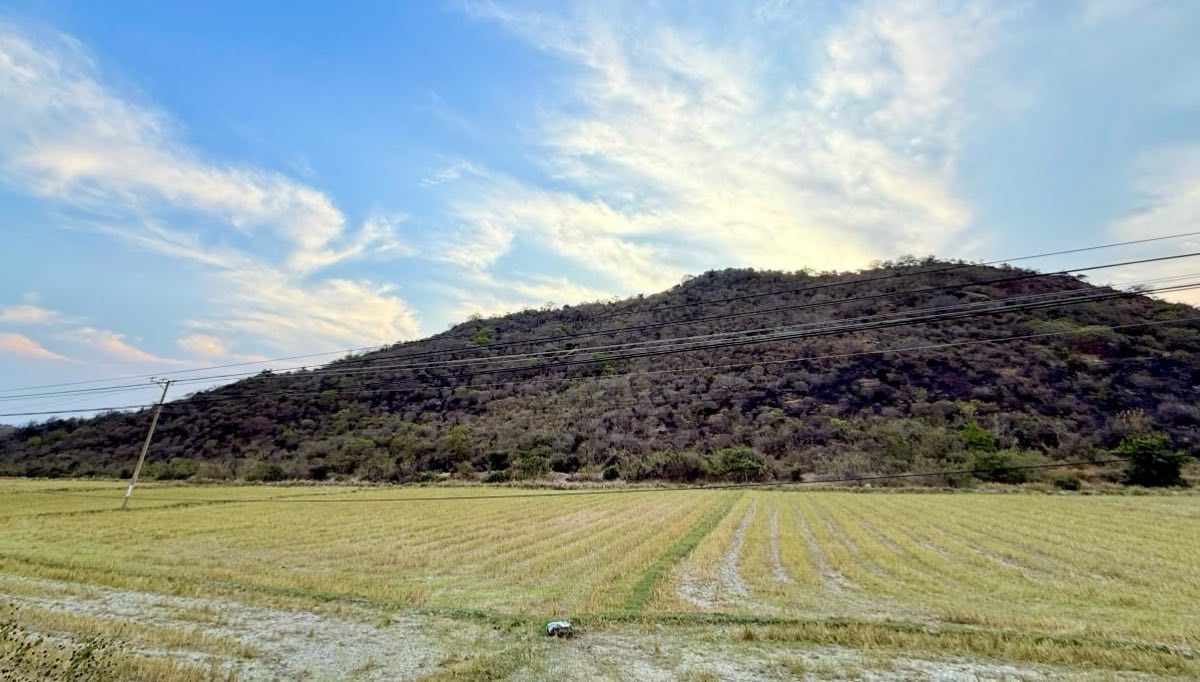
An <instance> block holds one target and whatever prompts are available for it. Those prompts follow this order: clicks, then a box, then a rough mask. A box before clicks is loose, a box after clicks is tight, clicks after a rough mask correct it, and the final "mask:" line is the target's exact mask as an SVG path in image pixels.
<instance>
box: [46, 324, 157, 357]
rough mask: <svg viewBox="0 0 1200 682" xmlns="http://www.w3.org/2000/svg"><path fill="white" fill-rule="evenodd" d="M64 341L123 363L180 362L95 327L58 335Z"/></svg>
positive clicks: (121, 336)
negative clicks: (143, 348)
mask: <svg viewBox="0 0 1200 682" xmlns="http://www.w3.org/2000/svg"><path fill="white" fill-rule="evenodd" d="M56 336H57V337H58V338H59V339H62V340H63V341H68V342H71V343H75V344H78V345H80V346H83V347H84V348H87V349H89V350H91V351H94V352H96V353H99V354H101V355H104V356H107V357H109V358H111V359H113V360H118V361H121V362H133V363H148V364H174V363H176V362H178V361H177V360H173V359H170V358H164V357H159V356H157V355H154V354H153V353H149V352H146V351H145V350H142V349H141V348H138V347H137V346H136V345H134V344H133V343H131V342H130V341H129V340H128V338H129V337H128V336H126V335H125V334H120V333H117V332H114V331H110V330H107V329H96V328H95V327H77V328H75V329H71V330H68V331H63V332H60V333H58V334H57V335H56Z"/></svg>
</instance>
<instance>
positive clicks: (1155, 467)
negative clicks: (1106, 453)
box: [1112, 433, 1186, 488]
mask: <svg viewBox="0 0 1200 682" xmlns="http://www.w3.org/2000/svg"><path fill="white" fill-rule="evenodd" d="M1112 452H1113V454H1114V455H1117V456H1118V457H1128V458H1130V459H1129V466H1128V468H1127V469H1126V470H1125V482H1126V483H1129V484H1130V485H1144V486H1146V487H1151V488H1153V487H1163V486H1173V485H1186V483H1185V482H1184V480H1183V476H1181V475H1180V473H1179V470H1180V468H1181V467H1182V466H1183V461H1184V459H1185V456H1184V455H1183V453H1180V452H1173V451H1171V449H1170V448H1169V447H1168V446H1167V436H1166V435H1165V434H1161V433H1142V434H1138V435H1132V436H1126V437H1125V439H1124V440H1122V441H1121V444H1120V445H1118V446H1117V447H1116V448H1114V449H1113V451H1112Z"/></svg>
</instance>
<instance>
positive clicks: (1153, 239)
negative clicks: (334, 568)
mask: <svg viewBox="0 0 1200 682" xmlns="http://www.w3.org/2000/svg"><path fill="white" fill-rule="evenodd" d="M1196 235H1200V230H1197V231H1192V232H1181V233H1177V234H1170V235H1162V236H1158V237H1147V238H1143V239H1133V240H1128V241H1122V242H1112V243H1108V244H1099V245H1093V246H1086V247H1079V248H1073V249H1064V250H1061V251H1051V252H1045V253H1038V254H1032V255H1027V256H1020V257H1017V258H1007V259H1001V260H994V261H987V262H982V263H958V264H955V265H952V266H947V267H944V268H940V269H932V270H921V271H917V272H911V273H893V274H890V275H883V276H879V277H874V278H860V279H856V280H845V281H841V282H833V283H828V284H822V285H818V286H816V287H802V288H800V289H798V290H797V289H791V290H784V291H777V292H767V293H762V294H755V295H753V296H768V295H777V294H780V293H796V292H797V291H800V290H813V289H824V288H831V287H834V286H849V285H852V284H861V283H866V282H873V281H882V280H886V279H899V278H902V277H912V276H916V275H922V274H933V273H936V272H948V271H953V270H960V269H964V268H971V267H987V266H991V265H999V264H1003V263H1015V262H1020V261H1026V260H1033V259H1037V258H1046V257H1051V256H1060V255H1068V254H1074V253H1084V252H1088V251H1098V250H1102V249H1111V248H1118V247H1122V246H1132V245H1137V244H1146V243H1151V242H1159V241H1167V240H1171V239H1181V238H1185V237H1192V236H1196ZM744 298H745V297H730V298H725V299H712V300H709V301H696V302H689V303H685V304H678V305H675V306H670V307H667V306H660V307H658V308H656V310H667V309H671V308H675V307H692V306H698V305H707V304H709V303H723V302H728V301H732V300H744ZM644 312H648V311H646V310H634V311H628V312H621V313H619V315H632V314H638V313H644ZM616 316H618V315H612V317H616ZM428 340H429V339H421V340H417V341H411V342H404V343H406V344H410V343H419V342H424V341H428ZM396 345H401V344H394V343H393V344H383V345H377V346H363V347H359V348H348V349H341V350H334V351H324V352H318V353H308V354H303V355H291V356H285V357H279V358H266V359H263V360H253V361H245V362H237V363H229V364H223V365H209V366H205V367H196V368H192V369H181V370H165V371H160V372H154V373H149V374H132V375H126V376H120V377H110V378H107V379H86V380H81V381H69V382H61V383H54V384H41V385H36V386H23V387H10V388H0V393H8V392H13V391H27V390H36V389H42V388H58V387H62V386H79V385H85V384H96V383H107V382H112V381H127V380H134V379H149V378H153V377H161V376H174V375H179V374H190V373H195V372H202V371H209V370H214V369H226V368H231V367H242V366H250V365H262V364H268V363H272V362H284V361H288V360H298V359H304V358H312V357H322V356H328V355H338V354H341V355H345V354H348V353H359V352H369V351H373V350H383V349H386V348H390V347H394V346H396Z"/></svg>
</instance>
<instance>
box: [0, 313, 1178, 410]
mask: <svg viewBox="0 0 1200 682" xmlns="http://www.w3.org/2000/svg"><path fill="white" fill-rule="evenodd" d="M1197 321H1200V316H1195V317H1183V318H1177V319H1171V320H1153V321H1149V322H1134V323H1130V324H1122V325H1094V326H1090V327H1085V328H1083V329H1071V330H1064V331H1057V332H1040V333H1036V334H1021V335H1014V336H1007V337H1000V338H995V339H969V340H965V341H948V342H944V343H933V344H922V345H916V346H907V347H901V348H884V349H876V350H868V351H854V352H848V353H834V354H828V355H815V356H805V357H795V358H782V359H772V360H755V361H751V362H740V363H729V364H722V365H705V366H703V367H687V368H679V369H663V370H642V371H636V372H625V373H618V374H610V375H603V376H598V377H575V378H574V379H575V380H582V379H591V380H597V379H620V378H626V377H635V376H655V375H660V374H681V373H688V372H699V371H713V370H725V369H744V368H749V367H758V366H765V365H778V364H792V363H801V362H816V361H820V360H840V359H848V358H854V357H862V356H869V355H886V354H891V353H910V352H922V351H927V350H939V349H943V348H956V347H962V346H974V345H983V344H993V343H1006V342H1011V341H1028V340H1033V339H1039V338H1050V337H1059V336H1073V335H1079V334H1092V333H1095V332H1098V331H1116V330H1119V329H1131V328H1136V327H1150V326H1159V325H1166V324H1180V323H1184V322H1197ZM1156 357H1159V356H1139V357H1138V358H1118V359H1119V360H1122V361H1125V360H1133V359H1154V358H1156ZM567 380H569V378H567V377H555V378H548V379H522V380H515V381H504V382H496V383H491V384H473V385H459V386H453V387H451V388H454V389H455V390H459V389H485V388H496V387H500V386H512V385H515V384H528V383H545V382H552V381H553V382H562V381H567ZM430 388H431V387H428V386H421V387H411V388H407V387H400V388H394V387H386V388H362V389H341V390H339V389H332V388H331V389H325V390H321V391H296V392H289V391H274V392H263V393H256V394H240V395H232V396H198V397H192V398H182V399H179V400H176V401H173V402H171V403H168V404H166V405H165V408H166V409H167V410H168V411H169V410H171V409H172V408H174V407H177V406H179V405H191V404H197V403H214V402H227V401H230V400H245V399H252V398H268V397H273V396H278V395H297V396H316V395H323V394H326V393H329V392H334V393H401V392H406V391H420V390H429V389H430ZM151 406H152V404H145V405H114V406H104V407H91V408H84V409H79V410H57V411H48V412H18V413H0V417H9V416H38V415H50V414H62V413H65V412H103V411H110V410H128V409H144V408H147V407H151Z"/></svg>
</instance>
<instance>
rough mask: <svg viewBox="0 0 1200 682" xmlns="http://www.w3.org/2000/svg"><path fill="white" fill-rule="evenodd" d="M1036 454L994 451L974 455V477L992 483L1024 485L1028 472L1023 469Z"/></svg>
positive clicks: (1030, 462)
mask: <svg viewBox="0 0 1200 682" xmlns="http://www.w3.org/2000/svg"><path fill="white" fill-rule="evenodd" d="M1035 459H1036V454H1035V453H1031V452H1023V451H1020V450H995V451H992V452H977V453H975V469H976V471H975V477H976V478H978V479H979V480H981V481H991V482H992V483H1024V482H1026V481H1028V480H1029V472H1028V471H1027V470H1025V469H1019V468H1015V467H1023V466H1028V465H1030V464H1032V463H1033V462H1034V461H1035Z"/></svg>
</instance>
